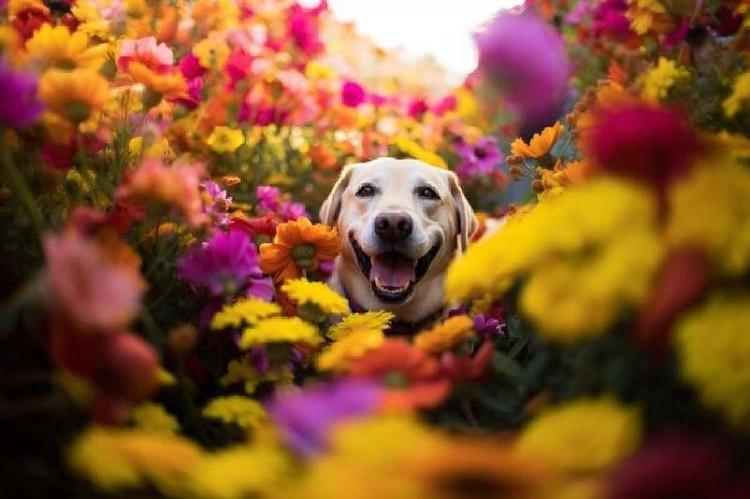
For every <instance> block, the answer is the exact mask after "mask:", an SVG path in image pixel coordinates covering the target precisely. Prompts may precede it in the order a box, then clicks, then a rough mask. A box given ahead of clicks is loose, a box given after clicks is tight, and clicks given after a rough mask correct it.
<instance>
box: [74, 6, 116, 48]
mask: <svg viewBox="0 0 750 499" xmlns="http://www.w3.org/2000/svg"><path fill="white" fill-rule="evenodd" d="M70 12H71V13H72V14H73V16H74V17H75V18H76V19H77V20H78V21H79V22H80V24H79V25H78V28H77V30H76V31H80V32H81V33H86V34H87V35H88V36H90V37H91V38H98V39H100V40H107V39H110V38H111V35H112V34H111V32H110V22H109V21H108V20H106V19H103V18H102V17H101V15H100V13H99V6H98V4H96V3H94V2H93V1H91V0H78V1H77V2H75V4H74V5H73V7H71V9H70Z"/></svg>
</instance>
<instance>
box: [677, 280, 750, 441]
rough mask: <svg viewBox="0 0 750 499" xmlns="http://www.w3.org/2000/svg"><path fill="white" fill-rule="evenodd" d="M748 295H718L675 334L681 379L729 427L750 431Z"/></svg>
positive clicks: (685, 318)
mask: <svg viewBox="0 0 750 499" xmlns="http://www.w3.org/2000/svg"><path fill="white" fill-rule="evenodd" d="M748 331H750V295H748V294H742V295H737V296H714V297H712V298H711V299H710V300H709V301H708V303H706V304H705V305H704V306H702V307H700V308H698V309H696V310H694V311H692V312H691V313H689V314H688V315H686V316H685V317H684V318H683V319H682V320H681V321H680V322H679V323H678V325H677V327H676V330H675V336H674V341H675V346H676V348H677V356H678V357H679V359H680V370H681V373H682V377H683V378H684V379H685V381H687V382H688V383H690V384H691V385H692V386H693V387H694V388H695V390H696V391H697V392H698V395H699V397H700V399H701V401H702V402H703V404H705V405H706V407H709V408H711V409H715V410H717V411H719V412H720V413H721V414H723V415H724V417H725V418H726V419H727V421H729V423H730V424H732V425H734V426H736V427H738V428H740V429H742V430H750V335H748Z"/></svg>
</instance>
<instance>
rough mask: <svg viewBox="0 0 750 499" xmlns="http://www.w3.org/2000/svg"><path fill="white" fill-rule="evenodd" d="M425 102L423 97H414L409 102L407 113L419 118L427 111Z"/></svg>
mask: <svg viewBox="0 0 750 499" xmlns="http://www.w3.org/2000/svg"><path fill="white" fill-rule="evenodd" d="M427 109H428V107H427V102H425V100H424V99H414V100H413V101H411V103H409V110H408V114H409V116H411V117H412V118H419V117H420V116H422V115H423V114H424V113H426V112H427Z"/></svg>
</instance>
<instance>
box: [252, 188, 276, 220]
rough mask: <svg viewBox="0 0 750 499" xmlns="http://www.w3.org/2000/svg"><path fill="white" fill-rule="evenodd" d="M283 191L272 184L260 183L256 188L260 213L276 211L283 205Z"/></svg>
mask: <svg viewBox="0 0 750 499" xmlns="http://www.w3.org/2000/svg"><path fill="white" fill-rule="evenodd" d="M280 196H281V193H280V192H279V189H278V188H277V187H272V186H270V185H259V186H258V187H256V188H255V197H256V198H257V200H258V209H259V210H260V214H261V215H263V214H265V213H276V212H277V211H279V208H280V207H281V201H280V200H279V197H280Z"/></svg>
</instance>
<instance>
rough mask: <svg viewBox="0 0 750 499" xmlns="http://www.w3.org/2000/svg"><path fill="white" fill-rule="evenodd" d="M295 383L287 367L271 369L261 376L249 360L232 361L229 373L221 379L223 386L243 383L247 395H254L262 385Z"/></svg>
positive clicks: (220, 382) (228, 367)
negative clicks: (265, 383)
mask: <svg viewBox="0 0 750 499" xmlns="http://www.w3.org/2000/svg"><path fill="white" fill-rule="evenodd" d="M293 381H294V376H293V373H292V371H291V370H290V369H289V368H288V367H287V366H282V367H280V368H278V369H269V370H267V371H266V372H265V373H263V374H260V373H259V372H258V371H257V370H256V369H255V368H254V367H253V366H252V365H251V364H250V362H249V361H248V360H247V359H244V358H242V359H235V360H230V361H229V364H228V365H227V372H226V373H225V374H224V376H222V377H221V378H220V379H219V384H221V386H229V385H232V384H235V383H242V384H243V388H244V389H245V393H247V394H252V393H255V390H256V389H257V388H258V385H260V384H261V383H264V382H267V383H274V384H275V385H276V386H279V385H290V384H292V382H293Z"/></svg>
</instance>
